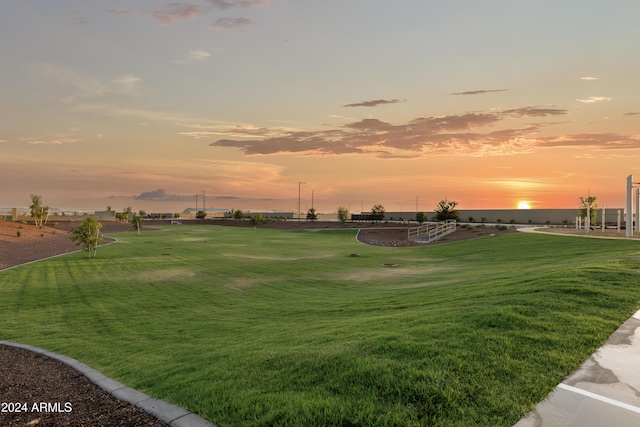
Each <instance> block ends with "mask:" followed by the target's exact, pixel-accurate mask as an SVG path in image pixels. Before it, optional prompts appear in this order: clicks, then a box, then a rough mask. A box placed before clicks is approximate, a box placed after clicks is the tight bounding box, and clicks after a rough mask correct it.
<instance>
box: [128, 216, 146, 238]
mask: <svg viewBox="0 0 640 427" xmlns="http://www.w3.org/2000/svg"><path fill="white" fill-rule="evenodd" d="M145 215H146V212H145V211H140V212H138V213H133V214H132V215H131V220H130V222H131V225H132V226H133V229H134V230H136V231H137V232H138V236H139V235H140V229H141V228H142V218H143V217H144V216H145Z"/></svg>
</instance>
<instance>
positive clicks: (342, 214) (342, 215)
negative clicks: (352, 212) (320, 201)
mask: <svg viewBox="0 0 640 427" xmlns="http://www.w3.org/2000/svg"><path fill="white" fill-rule="evenodd" d="M338 219H339V220H340V222H341V223H343V224H344V223H345V222H346V221H347V219H349V210H348V209H347V208H345V207H342V206H340V207H339V208H338Z"/></svg>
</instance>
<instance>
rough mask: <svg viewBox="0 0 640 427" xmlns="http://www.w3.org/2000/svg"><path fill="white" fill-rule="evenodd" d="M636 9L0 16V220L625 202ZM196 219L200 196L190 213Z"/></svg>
mask: <svg viewBox="0 0 640 427" xmlns="http://www.w3.org/2000/svg"><path fill="white" fill-rule="evenodd" d="M639 16H640V2H639V1H637V0H618V1H615V2H606V1H595V0H563V1H558V0H553V1H550V0H536V1H528V0H522V1H514V0H405V1H402V0H400V1H390V0H385V1H382V0H325V1H312V0H188V2H164V1H156V0H136V1H130V0H128V1H125V0H121V1H118V0H109V1H104V0H100V1H99V0H73V1H72V0H56V1H36V0H3V1H2V2H0V54H1V55H2V56H1V62H2V66H1V69H2V74H1V76H2V78H1V79H0V94H1V96H0V179H1V182H2V186H1V189H2V191H1V192H0V207H26V206H28V205H29V201H30V200H29V195H30V194H40V195H42V197H43V201H44V203H45V204H47V205H49V206H51V207H56V208H63V209H89V210H92V209H104V208H105V207H106V206H107V205H109V206H112V207H113V209H115V210H121V209H123V208H125V207H127V206H131V207H133V209H134V210H139V209H145V210H146V211H148V212H160V211H167V212H178V211H182V210H183V209H184V208H186V207H194V206H195V195H196V194H200V195H201V194H202V192H203V191H204V192H205V194H206V201H207V207H218V208H236V209H238V208H239V209H254V210H260V209H268V210H288V211H291V210H296V209H297V202H298V188H299V182H304V183H305V184H300V188H301V197H302V201H301V204H302V209H303V210H304V209H305V208H309V207H311V198H312V191H313V196H314V205H315V207H316V208H317V209H318V210H320V211H335V210H336V209H337V207H338V206H345V207H347V208H349V209H350V210H351V211H352V212H359V211H360V210H361V209H362V208H364V210H365V211H366V210H370V208H371V206H372V205H374V204H382V205H384V206H385V208H386V210H387V211H397V210H406V211H413V210H415V208H416V199H417V200H418V207H419V210H421V211H433V209H434V208H435V206H436V204H437V202H438V201H439V200H441V199H444V198H448V199H449V200H456V201H458V202H459V205H458V207H459V208H460V209H475V208H485V209H487V208H516V207H517V206H518V203H519V202H522V201H526V202H528V203H529V204H530V205H531V207H532V208H572V207H576V206H577V204H578V200H579V197H580V196H586V195H587V192H588V191H590V192H591V194H592V195H596V196H597V197H598V201H599V202H600V203H601V204H604V205H606V206H611V207H623V206H624V205H625V180H626V176H627V175H629V174H635V175H637V178H638V179H637V180H638V181H640V54H639V48H638V43H639V42H640V25H638V17H639ZM199 203H201V199H200V200H199Z"/></svg>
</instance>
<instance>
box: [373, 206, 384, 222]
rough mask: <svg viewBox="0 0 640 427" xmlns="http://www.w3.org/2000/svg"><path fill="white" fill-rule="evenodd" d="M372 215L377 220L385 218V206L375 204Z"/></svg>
mask: <svg viewBox="0 0 640 427" xmlns="http://www.w3.org/2000/svg"><path fill="white" fill-rule="evenodd" d="M371 216H372V217H373V219H375V220H378V221H382V219H383V218H384V206H382V205H374V206H373V207H372V208H371Z"/></svg>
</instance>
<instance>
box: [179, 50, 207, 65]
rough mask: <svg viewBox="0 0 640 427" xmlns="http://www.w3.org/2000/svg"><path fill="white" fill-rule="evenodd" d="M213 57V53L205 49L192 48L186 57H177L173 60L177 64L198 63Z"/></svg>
mask: <svg viewBox="0 0 640 427" xmlns="http://www.w3.org/2000/svg"><path fill="white" fill-rule="evenodd" d="M209 58H211V53H209V52H206V51H204V50H190V51H189V52H188V53H187V55H186V57H185V58H184V59H177V60H175V61H173V62H175V63H176V64H197V63H201V62H205V61H207V60H208V59H209Z"/></svg>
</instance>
